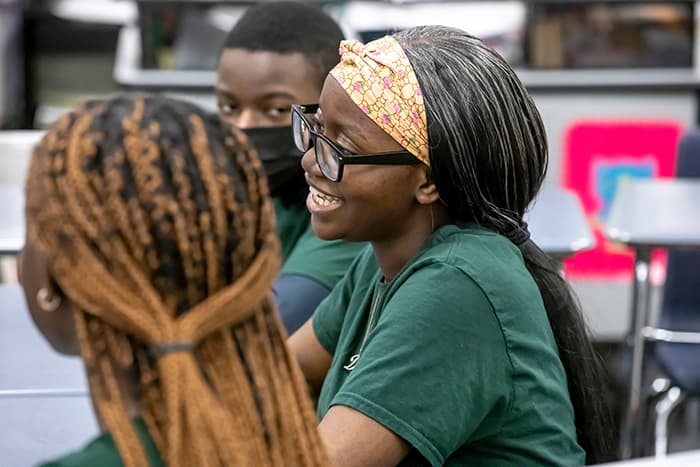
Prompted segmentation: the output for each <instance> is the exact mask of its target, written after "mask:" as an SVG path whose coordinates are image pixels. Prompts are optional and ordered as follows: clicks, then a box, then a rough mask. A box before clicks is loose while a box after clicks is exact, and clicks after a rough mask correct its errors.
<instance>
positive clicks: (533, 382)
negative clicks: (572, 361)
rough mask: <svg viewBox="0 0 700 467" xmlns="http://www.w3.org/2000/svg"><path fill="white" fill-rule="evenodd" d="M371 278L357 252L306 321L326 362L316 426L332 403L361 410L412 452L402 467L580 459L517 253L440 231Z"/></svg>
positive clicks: (485, 238) (483, 238) (560, 375)
mask: <svg viewBox="0 0 700 467" xmlns="http://www.w3.org/2000/svg"><path fill="white" fill-rule="evenodd" d="M381 278H382V274H381V271H380V269H379V267H378V265H377V263H376V261H375V258H374V255H373V253H372V250H371V248H367V250H366V251H365V252H364V253H363V254H362V255H361V256H360V257H359V258H357V261H355V262H354V263H353V265H352V266H351V268H350V270H349V271H348V274H347V276H345V278H344V279H343V280H342V281H341V282H340V283H339V284H338V286H337V287H336V288H335V289H334V290H333V292H331V294H330V295H329V296H328V297H327V299H326V300H325V301H324V302H322V303H321V305H320V306H319V308H318V309H317V311H316V313H315V314H314V318H313V326H314V332H315V334H316V336H317V338H318V339H319V341H320V343H321V344H322V345H323V346H324V347H325V348H326V350H328V352H330V353H331V354H332V355H333V362H332V364H331V368H330V370H329V372H328V375H327V376H326V379H325V382H324V384H323V388H322V390H321V394H320V397H319V403H318V413H319V417H320V418H321V419H322V418H323V417H324V416H325V414H326V413H327V412H328V410H329V409H330V407H331V406H333V405H344V406H349V407H352V408H353V409H355V410H358V411H359V412H362V413H363V414H365V415H366V416H368V417H370V418H372V419H373V420H375V421H377V422H379V423H380V424H382V425H384V426H385V427H387V428H388V429H389V430H391V431H392V432H394V433H396V434H397V435H399V436H401V437H402V438H403V439H404V440H406V441H407V442H408V443H409V444H410V445H411V446H412V447H413V448H414V449H413V450H412V451H411V453H410V454H409V456H408V458H406V459H405V460H404V461H403V462H402V464H401V465H433V466H438V465H447V466H466V465H468V466H494V465H497V466H499V467H500V466H518V467H523V466H541V465H558V466H567V467H570V466H574V465H582V464H583V463H584V461H585V453H584V452H583V450H582V448H581V447H580V446H579V445H578V443H577V440H576V434H575V433H576V430H575V426H574V415H573V408H572V405H571V401H570V399H569V394H568V390H567V380H566V374H565V372H564V368H563V366H562V364H561V361H560V360H559V356H558V352H557V349H556V344H555V341H554V337H553V335H552V331H551V327H550V325H549V321H548V319H547V315H546V312H545V309H544V305H543V303H542V298H541V296H540V293H539V290H538V289H537V286H536V284H535V282H534V281H533V279H532V277H531V276H530V274H529V273H528V271H527V269H526V268H525V265H524V262H523V258H522V256H521V253H520V251H519V250H518V248H517V247H515V246H514V245H513V244H512V243H511V242H510V241H508V240H507V239H505V238H504V237H502V236H500V235H497V234H495V233H492V232H490V231H487V230H485V229H483V228H480V227H478V226H476V225H470V226H467V227H463V228H460V227H457V226H454V225H452V226H446V227H443V228H441V229H439V230H438V231H437V232H435V233H434V234H433V235H432V237H431V238H430V239H429V240H428V242H427V243H426V246H425V247H424V248H423V250H422V251H421V252H419V253H418V255H416V256H415V257H414V258H413V259H411V260H410V261H409V262H408V264H406V266H404V268H403V269H402V270H401V272H400V273H399V274H398V275H397V276H396V277H395V278H394V279H393V280H392V281H391V282H389V283H384V282H382V279H381ZM370 315H373V316H372V317H370ZM370 320H371V321H372V324H371V325H370V326H369V332H368V331H367V329H368V321H370ZM365 335H367V337H366V338H365ZM363 342H364V343H363ZM358 355H359V357H358Z"/></svg>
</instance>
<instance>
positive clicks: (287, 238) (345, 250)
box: [274, 198, 367, 290]
mask: <svg viewBox="0 0 700 467" xmlns="http://www.w3.org/2000/svg"><path fill="white" fill-rule="evenodd" d="M274 203H275V214H276V216H277V232H278V233H279V237H280V242H281V243H282V270H281V271H280V274H285V273H286V274H299V275H302V276H306V277H310V278H311V279H314V280H316V281H317V282H319V283H320V284H322V285H324V286H325V287H327V288H328V290H330V289H332V288H333V287H334V286H335V284H336V283H338V281H339V280H340V279H341V278H342V277H343V276H344V275H345V272H346V271H347V270H348V267H349V266H350V264H351V263H352V262H353V260H354V259H355V258H356V257H357V255H358V254H359V253H360V252H361V251H362V249H363V248H364V247H365V246H366V245H367V244H366V243H352V242H344V241H341V240H331V241H325V240H321V239H320V238H318V237H317V236H316V235H315V234H314V232H313V230H312V229H311V214H309V211H308V210H307V209H306V206H285V205H284V204H283V203H282V201H280V200H279V199H278V198H275V199H274Z"/></svg>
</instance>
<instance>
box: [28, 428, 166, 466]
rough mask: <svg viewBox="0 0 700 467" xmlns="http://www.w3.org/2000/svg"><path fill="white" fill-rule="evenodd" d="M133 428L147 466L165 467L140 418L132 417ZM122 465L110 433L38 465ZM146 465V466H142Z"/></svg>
mask: <svg viewBox="0 0 700 467" xmlns="http://www.w3.org/2000/svg"><path fill="white" fill-rule="evenodd" d="M134 428H135V429H136V433H137V434H138V436H139V439H140V440H141V443H142V444H143V447H144V448H145V450H146V457H148V463H149V466H148V467H165V464H164V463H163V461H162V460H161V458H160V455H159V454H158V450H157V449H156V445H155V444H153V440H152V439H151V437H150V435H149V434H148V430H146V425H145V424H144V423H143V420H142V419H140V418H136V419H134ZM98 466H99V467H123V466H124V464H123V463H122V460H121V457H120V456H119V451H117V447H116V445H115V444H114V440H113V439H112V436H111V435H110V434H107V433H105V434H102V435H100V436H99V437H97V438H95V440H94V441H92V442H90V443H89V444H88V445H86V446H85V447H84V448H83V449H81V450H80V451H76V452H74V453H71V454H68V455H67V456H64V457H61V458H60V459H57V460H55V461H52V462H47V463H45V464H41V466H39V467H98ZM144 467H147V466H144Z"/></svg>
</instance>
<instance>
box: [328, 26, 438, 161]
mask: <svg viewBox="0 0 700 467" xmlns="http://www.w3.org/2000/svg"><path fill="white" fill-rule="evenodd" d="M330 74H331V76H333V77H334V78H335V79H336V80H337V81H338V83H340V85H341V86H342V87H343V89H344V90H345V92H346V93H348V95H349V96H350V98H351V99H352V100H353V102H355V104H357V106H358V107H360V109H362V111H363V112H364V113H365V115H367V116H368V117H369V118H371V119H372V121H374V123H376V124H377V125H379V127H380V128H381V129H382V130H384V131H385V132H386V133H387V134H388V135H389V136H391V137H392V138H393V139H394V140H395V141H396V142H397V143H399V144H400V145H401V147H403V148H404V149H406V150H407V151H408V152H410V153H411V154H413V155H414V156H416V157H417V158H418V159H419V160H420V161H421V162H423V163H424V164H425V165H427V166H430V156H429V151H428V124H427V120H426V117H425V104H424V102H423V94H422V92H421V89H420V86H419V84H418V78H417V77H416V73H415V71H413V67H412V66H411V63H410V62H409V61H408V57H407V56H406V54H405V53H404V51H403V49H402V48H401V46H400V45H399V43H398V42H396V40H395V39H394V38H392V37H391V36H384V37H382V38H381V39H377V40H375V41H372V42H369V43H368V44H367V45H363V44H362V43H361V42H359V41H356V40H349V41H342V42H341V43H340V63H339V64H338V65H336V67H335V68H333V69H332V70H331V72H330Z"/></svg>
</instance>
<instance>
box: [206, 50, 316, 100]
mask: <svg viewBox="0 0 700 467" xmlns="http://www.w3.org/2000/svg"><path fill="white" fill-rule="evenodd" d="M217 72H218V75H219V79H221V78H225V77H227V76H229V77H234V78H238V79H245V78H247V79H256V80H260V79H264V80H266V81H269V80H274V81H278V82H294V81H300V82H301V81H304V80H308V79H309V78H311V77H313V78H314V80H315V81H318V74H319V71H318V70H317V67H316V66H314V64H313V63H312V62H311V61H310V60H309V59H308V58H307V57H305V56H304V55H302V54H301V53H298V52H295V53H279V52H270V51H265V50H247V49H224V50H223V51H222V53H221V57H220V58H219V64H218V67H217ZM319 91H320V89H319Z"/></svg>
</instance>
